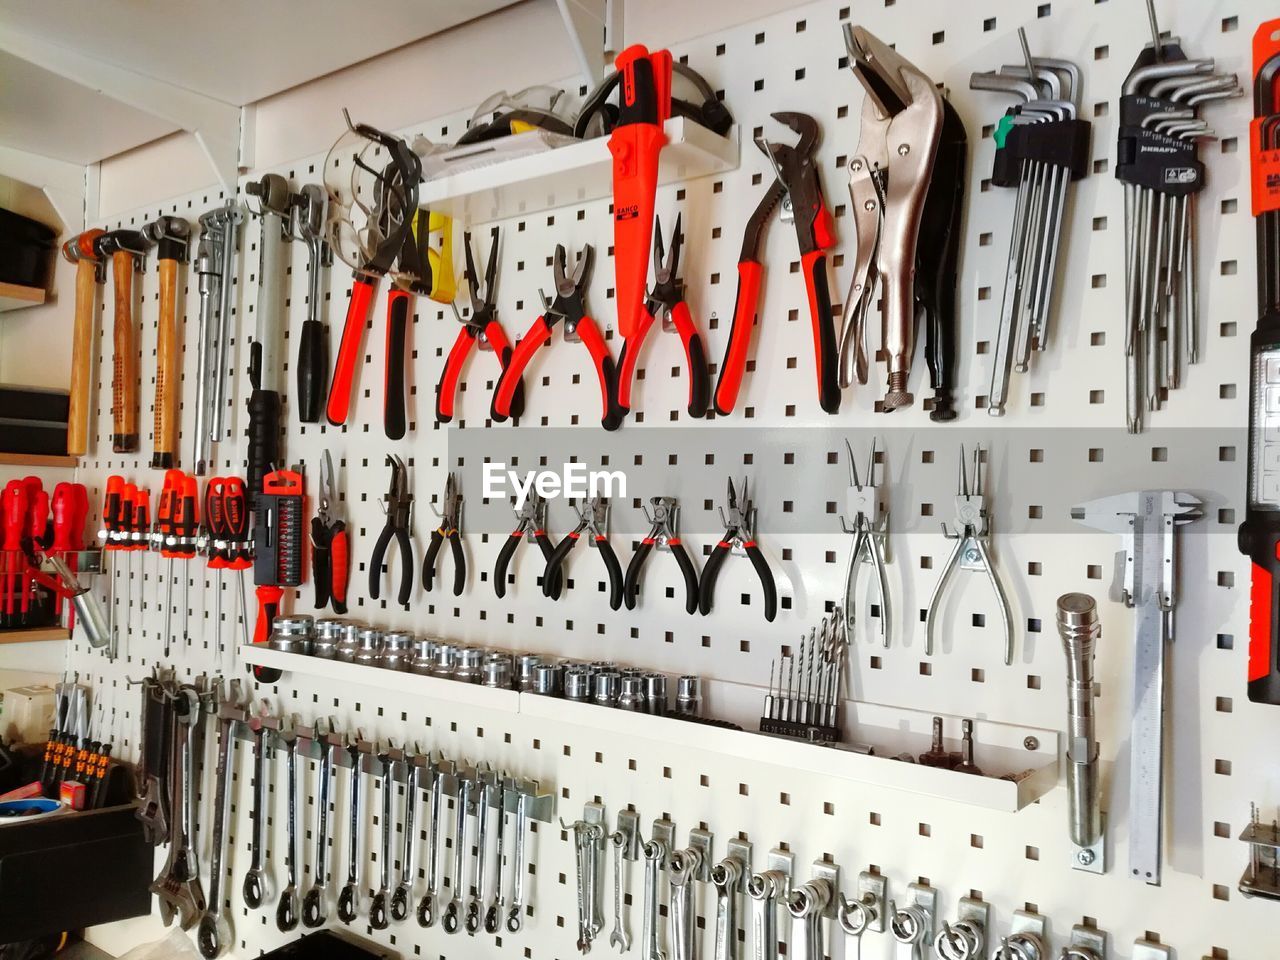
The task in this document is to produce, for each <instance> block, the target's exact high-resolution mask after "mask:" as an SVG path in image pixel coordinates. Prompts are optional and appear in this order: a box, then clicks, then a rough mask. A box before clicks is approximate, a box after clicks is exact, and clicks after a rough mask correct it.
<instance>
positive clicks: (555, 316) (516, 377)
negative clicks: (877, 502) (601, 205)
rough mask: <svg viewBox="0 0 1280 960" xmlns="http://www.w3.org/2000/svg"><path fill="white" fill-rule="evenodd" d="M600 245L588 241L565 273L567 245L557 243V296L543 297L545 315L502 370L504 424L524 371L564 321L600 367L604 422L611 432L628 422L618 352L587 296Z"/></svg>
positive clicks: (499, 393) (496, 396) (498, 395)
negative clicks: (619, 390)
mask: <svg viewBox="0 0 1280 960" xmlns="http://www.w3.org/2000/svg"><path fill="white" fill-rule="evenodd" d="M594 254H595V248H594V247H592V246H591V245H590V244H587V245H586V246H585V247H583V248H582V255H581V256H580V257H579V259H578V265H577V266H576V267H575V268H574V270H573V274H572V275H569V274H568V273H566V272H565V264H566V255H565V249H564V246H563V245H562V244H556V252H555V259H554V260H553V262H552V276H553V277H554V279H555V288H556V297H555V299H554V300H552V301H550V302H549V303H548V301H547V298H546V295H545V294H542V293H541V292H539V295H540V296H541V297H542V303H543V308H542V315H541V316H539V317H538V319H536V320H534V321H533V324H532V326H530V327H529V330H528V332H527V333H526V334H525V335H524V337H523V338H522V339H521V340H520V342H519V343H517V344H516V348H515V350H514V351H512V354H511V362H510V363H508V364H507V366H506V367H504V368H503V370H502V376H501V377H500V378H499V379H498V385H497V387H496V388H495V389H494V391H493V404H492V406H491V409H490V415H491V416H492V418H493V419H494V420H495V421H497V422H498V423H502V422H503V421H505V420H506V419H507V418H508V417H510V416H513V415H514V414H513V413H512V407H513V404H514V400H515V393H516V388H517V387H518V386H519V384H520V382H521V377H522V376H523V375H524V368H525V367H526V366H528V364H529V361H530V360H531V359H533V353H534V351H535V350H537V349H538V347H540V346H542V345H543V344H544V343H546V342H547V341H548V340H549V339H550V338H551V333H552V331H553V330H554V329H555V326H556V324H557V323H561V322H563V324H564V336H565V339H566V340H569V341H574V340H581V341H582V344H583V346H585V347H586V348H587V352H588V353H590V354H591V364H592V366H593V367H595V371H596V377H597V379H599V381H600V396H601V401H602V410H603V412H602V414H601V418H600V422H601V424H602V425H603V426H604V428H605V429H606V430H616V429H617V428H618V427H619V426H620V425H621V423H622V414H621V411H619V410H618V408H617V404H616V402H615V398H614V385H615V379H616V370H615V369H614V365H613V356H612V355H611V354H610V353H609V347H608V345H607V344H606V343H605V341H604V336H603V335H602V334H601V332H600V328H599V327H598V326H596V322H595V321H594V320H593V319H591V317H590V315H589V314H588V313H587V308H586V304H585V303H584V297H585V294H586V287H587V283H588V282H589V280H590V278H591V264H592V261H593V259H594Z"/></svg>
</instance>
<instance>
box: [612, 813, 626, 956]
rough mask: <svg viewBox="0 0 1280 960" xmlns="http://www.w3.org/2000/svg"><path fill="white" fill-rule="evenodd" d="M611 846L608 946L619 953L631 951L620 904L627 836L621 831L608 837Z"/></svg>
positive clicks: (621, 900) (623, 891) (622, 897)
mask: <svg viewBox="0 0 1280 960" xmlns="http://www.w3.org/2000/svg"><path fill="white" fill-rule="evenodd" d="M609 842H610V843H611V844H612V845H613V930H612V931H611V932H610V934H609V946H611V947H617V948H618V952H619V953H626V952H627V951H628V950H630V949H631V931H630V930H628V929H627V925H626V923H625V922H624V920H623V917H622V903H623V900H625V899H626V870H625V867H624V865H623V856H622V855H623V854H624V853H625V852H626V850H625V848H626V845H627V836H626V834H624V833H623V832H622V831H621V830H615V831H614V832H613V833H611V834H610V835H609Z"/></svg>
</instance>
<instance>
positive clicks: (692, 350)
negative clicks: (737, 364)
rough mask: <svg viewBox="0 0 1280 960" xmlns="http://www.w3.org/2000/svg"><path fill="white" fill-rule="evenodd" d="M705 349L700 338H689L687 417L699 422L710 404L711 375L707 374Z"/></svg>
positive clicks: (696, 336) (697, 336)
mask: <svg viewBox="0 0 1280 960" xmlns="http://www.w3.org/2000/svg"><path fill="white" fill-rule="evenodd" d="M707 370H708V367H707V348H706V346H705V345H704V344H703V343H702V337H701V336H700V335H699V334H696V333H695V334H694V335H693V336H691V337H690V338H689V416H691V417H693V418H694V419H696V420H701V419H702V418H703V417H705V416H706V415H707V407H708V406H709V405H710V404H711V374H710V373H708V372H707Z"/></svg>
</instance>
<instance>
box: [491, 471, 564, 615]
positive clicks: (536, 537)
mask: <svg viewBox="0 0 1280 960" xmlns="http://www.w3.org/2000/svg"><path fill="white" fill-rule="evenodd" d="M521 540H528V541H529V542H530V543H536V544H537V545H538V549H539V550H540V551H542V559H543V562H544V563H546V564H548V566H547V567H546V574H545V576H546V577H549V578H551V579H549V580H544V581H543V592H544V593H545V594H546V595H547V596H549V597H551V598H552V599H553V600H559V599H560V587H561V581H560V574H559V573H558V572H555V571H552V569H551V567H550V566H549V564H550V562H551V556H552V553H553V552H554V551H553V548H552V546H551V540H550V538H549V537H548V536H547V501H546V500H545V499H544V498H543V497H542V496H540V495H539V494H537V493H535V492H534V491H532V490H530V491H529V495H528V497H527V498H526V499H525V501H524V503H523V504H521V506H520V508H519V509H518V510H516V528H515V529H514V530H512V531H511V536H509V537H507V542H506V543H504V544H503V545H502V549H501V550H499V551H498V562H497V563H496V564H495V565H494V568H493V592H494V593H495V594H497V595H498V596H499V597H504V596H506V594H507V568H508V567H510V566H511V560H512V558H513V557H515V555H516V547H518V546H520V541H521ZM553 574H554V576H553Z"/></svg>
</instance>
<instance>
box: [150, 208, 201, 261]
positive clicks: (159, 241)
mask: <svg viewBox="0 0 1280 960" xmlns="http://www.w3.org/2000/svg"><path fill="white" fill-rule="evenodd" d="M142 231H143V233H144V234H146V238H147V240H148V241H149V242H150V243H153V244H155V245H156V246H157V248H158V249H157V251H156V256H157V257H159V258H160V259H161V260H177V261H179V262H185V261H186V259H187V244H188V243H189V242H190V240H191V224H189V223H187V221H186V220H183V219H182V218H181V217H160V218H159V219H157V220H152V221H151V222H150V223H148V224H147V225H146V226H145V227H143V228H142Z"/></svg>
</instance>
